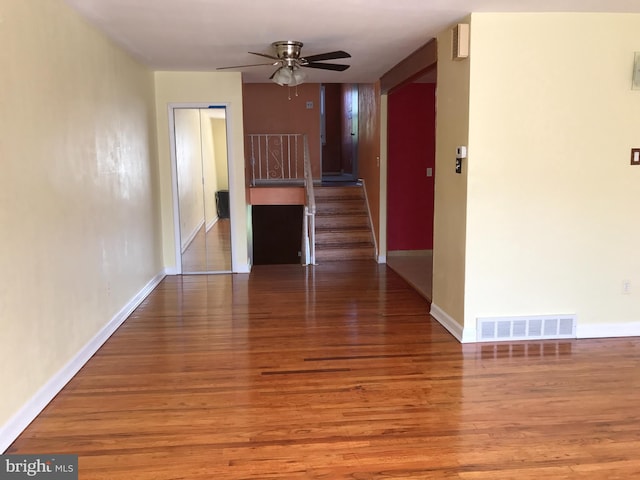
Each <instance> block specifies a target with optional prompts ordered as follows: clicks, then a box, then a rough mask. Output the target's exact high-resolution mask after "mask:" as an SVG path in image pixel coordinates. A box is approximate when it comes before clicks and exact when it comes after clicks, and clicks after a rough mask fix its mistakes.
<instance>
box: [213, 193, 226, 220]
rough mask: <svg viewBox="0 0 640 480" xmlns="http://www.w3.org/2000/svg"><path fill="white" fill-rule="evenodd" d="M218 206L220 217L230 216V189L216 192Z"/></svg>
mask: <svg viewBox="0 0 640 480" xmlns="http://www.w3.org/2000/svg"><path fill="white" fill-rule="evenodd" d="M216 208H217V210H218V218H229V190H218V191H217V192H216Z"/></svg>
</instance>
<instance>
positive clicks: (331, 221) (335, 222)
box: [316, 214, 369, 230]
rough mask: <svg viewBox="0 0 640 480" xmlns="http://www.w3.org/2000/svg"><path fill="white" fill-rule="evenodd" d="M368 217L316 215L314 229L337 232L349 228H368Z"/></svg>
mask: <svg viewBox="0 0 640 480" xmlns="http://www.w3.org/2000/svg"><path fill="white" fill-rule="evenodd" d="M368 226H369V217H368V216H367V215H365V214H362V215H354V214H351V215H348V214H343V215H316V229H318V230H331V229H334V230H338V229H342V228H349V227H358V228H361V227H368Z"/></svg>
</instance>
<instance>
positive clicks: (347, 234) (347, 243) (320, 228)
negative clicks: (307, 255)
mask: <svg viewBox="0 0 640 480" xmlns="http://www.w3.org/2000/svg"><path fill="white" fill-rule="evenodd" d="M315 192H316V217H315V226H316V237H315V241H316V261H319V262H328V261H339V260H349V259H364V258H374V256H375V247H374V244H373V236H372V234H371V226H370V225H369V213H368V211H367V204H366V201H365V196H364V190H363V188H362V186H361V185H354V186H331V187H318V188H316V189H315Z"/></svg>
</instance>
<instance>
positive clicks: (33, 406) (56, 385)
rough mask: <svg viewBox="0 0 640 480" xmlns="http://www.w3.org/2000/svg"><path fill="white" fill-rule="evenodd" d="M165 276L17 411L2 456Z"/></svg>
mask: <svg viewBox="0 0 640 480" xmlns="http://www.w3.org/2000/svg"><path fill="white" fill-rule="evenodd" d="M164 277H165V274H164V273H159V274H158V275H156V276H155V277H154V278H152V279H151V280H150V281H149V282H148V283H147V284H146V285H145V286H144V287H143V288H142V289H141V290H140V291H139V292H138V293H137V294H136V295H135V296H134V297H133V298H132V299H131V300H129V302H127V303H126V304H125V305H124V306H123V307H122V309H120V311H119V312H118V313H116V315H115V316H114V317H113V318H112V319H111V320H110V321H109V322H108V323H107V324H106V325H105V326H104V327H102V329H101V330H100V331H99V332H98V333H96V335H95V336H94V337H93V338H92V339H91V340H89V342H88V343H87V344H86V345H85V346H84V347H82V348H81V349H80V350H79V351H78V353H76V355H75V356H74V357H73V358H72V359H71V360H69V362H67V364H66V365H65V366H64V367H62V369H60V370H59V371H58V373H56V374H55V375H54V376H53V377H52V378H51V379H50V380H49V381H48V382H47V383H45V384H44V385H43V386H42V387H41V388H40V390H38V392H36V394H35V395H34V396H33V397H31V399H30V400H29V401H28V402H27V403H26V404H25V405H23V406H22V408H20V410H18V412H16V413H15V414H14V415H13V417H11V418H10V419H9V421H8V422H7V423H5V424H4V425H2V426H1V427H0V453H2V452H5V451H6V450H7V448H9V446H10V445H11V444H12V443H13V442H14V441H15V439H16V438H18V436H19V435H20V434H21V433H22V431H23V430H24V429H25V428H27V427H28V426H29V424H30V423H31V422H32V421H33V420H34V419H35V418H36V417H37V416H38V415H39V414H40V412H42V410H43V409H44V408H45V407H46V406H47V405H48V404H49V402H50V401H51V400H53V398H54V397H55V396H56V395H57V394H58V393H60V391H61V390H62V389H63V388H64V386H65V385H66V384H67V383H68V382H69V381H70V380H71V379H72V378H73V377H74V376H75V374H76V373H78V371H79V370H80V369H81V368H82V367H83V366H84V365H85V364H86V363H87V362H88V361H89V359H90V358H91V357H92V356H93V355H94V354H95V353H96V352H97V351H98V349H99V348H100V347H101V346H102V345H103V344H104V343H105V342H106V341H107V340H108V339H109V337H111V335H113V333H114V332H115V331H116V330H117V329H118V327H119V326H120V325H122V324H123V323H124V321H125V320H126V319H127V318H128V317H129V315H131V313H133V311H134V310H135V309H136V308H137V307H138V305H140V304H141V303H142V301H143V300H144V299H145V298H146V297H147V296H148V295H149V294H150V293H151V292H152V291H153V289H154V288H155V287H156V286H157V285H158V284H159V283H160V282H161V281H162V279H163V278H164Z"/></svg>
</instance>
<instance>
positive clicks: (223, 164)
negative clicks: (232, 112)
mask: <svg viewBox="0 0 640 480" xmlns="http://www.w3.org/2000/svg"><path fill="white" fill-rule="evenodd" d="M211 129H212V135H213V136H212V142H213V150H214V157H215V166H216V190H228V189H229V175H228V173H227V172H228V169H229V163H228V161H227V123H226V120H225V119H222V118H212V119H211Z"/></svg>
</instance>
